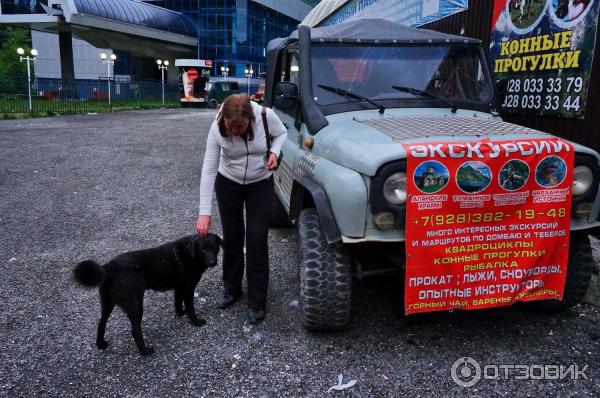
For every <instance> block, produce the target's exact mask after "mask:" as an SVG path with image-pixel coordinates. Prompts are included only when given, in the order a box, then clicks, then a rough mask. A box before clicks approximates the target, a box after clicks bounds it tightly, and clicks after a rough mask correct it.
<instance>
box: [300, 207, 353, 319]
mask: <svg viewBox="0 0 600 398" xmlns="http://www.w3.org/2000/svg"><path fill="white" fill-rule="evenodd" d="M298 232H299V237H300V242H299V257H300V258H299V274H300V278H299V279H300V309H301V314H302V322H303V324H304V326H305V327H306V328H307V329H309V330H314V331H327V330H340V329H343V328H344V327H346V326H347V325H348V322H349V319H350V308H351V298H352V293H351V291H352V273H351V262H350V255H349V254H348V252H347V250H346V248H345V247H344V245H343V243H341V242H337V243H334V244H331V245H330V244H328V243H327V239H326V238H325V234H324V233H323V230H322V229H321V224H320V222H319V216H318V214H317V211H316V210H315V209H314V208H309V209H304V210H302V211H301V212H300V216H299V217H298Z"/></svg>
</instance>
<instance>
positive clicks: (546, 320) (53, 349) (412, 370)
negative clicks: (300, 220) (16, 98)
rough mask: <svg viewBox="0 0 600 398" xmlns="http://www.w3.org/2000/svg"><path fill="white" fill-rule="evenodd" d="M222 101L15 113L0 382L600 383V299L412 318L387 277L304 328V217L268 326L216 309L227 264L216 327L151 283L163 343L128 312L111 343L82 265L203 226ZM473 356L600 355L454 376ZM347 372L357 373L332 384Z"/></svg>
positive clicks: (67, 391) (285, 239) (3, 149)
mask: <svg viewBox="0 0 600 398" xmlns="http://www.w3.org/2000/svg"><path fill="white" fill-rule="evenodd" d="M213 115H214V114H213V113H212V112H210V111H203V110H202V111H198V110H184V109H176V110H164V111H160V110H159V111H147V112H135V113H114V114H104V115H89V116H72V117H60V118H51V119H35V120H26V121H5V122H0V192H1V197H2V200H1V201H0V222H1V225H2V235H1V236H0V272H1V275H2V277H1V278H0V333H1V335H0V341H2V343H3V344H2V346H3V347H4V348H2V349H1V350H0V396H10V397H16V396H33V395H38V396H78V397H86V396H207V397H284V396H289V397H300V396H306V397H319V396H344V397H392V396H404V395H406V396H411V397H417V396H424V397H425V396H426V397H430V396H433V395H434V394H435V395H438V396H454V395H456V396H458V395H461V396H462V395H467V396H491V395H494V396H496V395H498V396H511V397H512V396H546V395H552V396H573V395H591V396H598V395H599V394H600V383H599V381H598V378H599V377H600V373H599V371H598V366H600V365H599V359H600V354H599V345H600V340H599V339H600V328H599V323H598V321H599V319H600V311H599V309H598V308H597V307H593V306H591V305H587V304H586V305H580V306H577V307H575V308H574V309H573V310H571V311H569V312H567V313H564V314H561V315H553V316H550V315H541V314H532V313H530V312H528V311H526V310H525V309H523V308H519V307H516V308H508V309H501V310H490V311H479V312H468V313H453V314H446V313H443V314H428V315H421V316H415V317H410V318H404V317H401V316H399V314H400V312H401V307H400V302H399V297H398V290H399V289H398V286H399V282H398V281H397V280H393V279H392V280H390V279H389V278H386V279H385V280H377V279H373V280H365V281H359V282H357V283H356V284H355V286H354V289H355V293H354V296H353V297H354V298H353V305H354V313H353V319H352V323H351V326H350V328H349V329H348V330H347V331H345V332H343V333H333V334H331V333H330V334H313V333H308V332H306V331H304V330H303V329H302V327H301V325H300V323H299V319H298V314H297V309H296V307H295V306H294V304H295V303H296V300H297V294H298V291H297V287H296V274H295V267H296V264H295V259H296V256H297V250H298V246H297V242H296V240H297V236H296V230H295V229H279V230H272V231H271V233H270V236H269V239H270V242H269V245H270V250H271V270H272V278H271V287H270V296H269V297H270V298H269V300H270V301H269V313H268V317H267V319H266V321H265V322H264V323H263V324H262V325H259V326H254V327H250V326H247V325H245V324H244V321H245V313H246V311H245V309H246V305H245V304H246V303H245V302H244V301H242V302H241V303H239V304H236V305H235V306H234V307H232V308H231V309H229V310H227V311H221V310H218V309H216V308H215V302H216V299H217V298H218V297H219V295H220V293H221V285H220V274H219V270H217V269H213V270H210V271H209V272H207V273H206V274H205V277H204V278H203V279H202V280H201V281H200V284H199V285H198V288H197V290H196V292H197V298H196V302H197V310H198V311H199V312H201V314H202V316H203V317H204V318H206V319H207V321H208V324H207V325H206V326H204V327H201V328H196V327H194V326H192V325H191V324H190V322H189V321H187V319H185V318H177V317H176V316H175V315H174V311H173V308H172V293H156V292H148V293H147V294H146V301H145V314H144V322H143V330H144V333H145V336H146V340H147V342H148V343H149V345H151V346H154V347H155V348H156V353H155V355H154V356H152V357H142V356H140V355H139V354H138V352H137V350H136V348H135V346H134V343H133V339H132V338H131V335H130V333H129V323H128V321H127V319H126V317H125V316H124V315H123V313H122V312H121V311H120V310H116V311H115V312H114V313H113V316H112V317H111V319H110V320H109V323H108V328H107V340H109V341H110V343H111V345H110V347H109V348H108V349H106V350H105V351H98V350H97V349H96V348H95V346H94V338H95V333H96V322H97V320H98V317H99V303H98V297H97V292H96V291H95V290H85V289H81V288H79V287H78V286H76V285H75V284H74V282H73V281H72V279H71V269H72V267H73V265H74V264H76V263H77V262H78V261H81V260H84V259H87V258H94V259H96V260H98V261H100V262H105V261H108V260H109V259H110V258H111V257H113V256H114V255H116V254H118V253H121V252H123V251H127V250H132V249H137V248H144V247H149V246H153V245H156V244H158V243H161V242H165V241H169V240H172V239H176V238H178V237H181V236H183V235H186V234H190V233H193V230H194V222H195V217H196V212H197V192H198V182H199V168H200V164H201V157H202V154H203V145H204V142H205V138H206V134H207V132H208V127H209V124H210V121H211V119H212V118H213ZM214 230H215V231H217V232H219V231H220V225H219V222H218V219H216V220H215V221H214ZM595 245H596V246H597V242H595ZM596 251H597V250H596ZM463 356H469V357H472V358H474V359H475V360H477V361H478V362H479V363H480V364H482V365H483V364H523V365H532V364H559V365H565V366H568V365H571V364H578V365H579V366H580V367H583V366H584V365H588V368H587V370H586V372H585V374H586V375H587V377H588V378H589V379H588V380H585V379H584V380H570V379H567V380H515V379H514V377H511V379H510V380H485V379H484V380H481V381H480V382H479V383H478V384H476V385H475V386H474V387H472V388H470V389H463V388H462V387H459V386H458V385H456V384H455V383H454V382H453V381H452V379H451V377H450V374H451V372H450V369H451V366H452V364H453V363H454V361H455V360H457V359H458V358H460V357H463ZM338 374H342V375H343V377H344V382H347V381H349V380H356V381H357V383H356V384H355V385H354V386H353V387H351V388H348V389H346V390H344V391H333V392H331V393H328V392H327V391H328V389H329V388H330V387H332V386H333V385H334V384H336V383H337V378H338Z"/></svg>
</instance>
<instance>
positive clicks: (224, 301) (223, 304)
mask: <svg viewBox="0 0 600 398" xmlns="http://www.w3.org/2000/svg"><path fill="white" fill-rule="evenodd" d="M239 298H240V295H237V296H234V295H232V294H225V295H223V297H221V298H220V299H219V300H217V308H220V309H222V310H224V309H225V308H229V307H231V306H232V305H233V303H235V302H236V301H237V300H238V299H239Z"/></svg>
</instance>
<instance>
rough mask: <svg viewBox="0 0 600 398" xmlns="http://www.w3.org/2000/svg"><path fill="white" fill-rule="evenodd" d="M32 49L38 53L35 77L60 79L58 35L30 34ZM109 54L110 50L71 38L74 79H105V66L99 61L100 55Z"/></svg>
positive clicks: (33, 32)
mask: <svg viewBox="0 0 600 398" xmlns="http://www.w3.org/2000/svg"><path fill="white" fill-rule="evenodd" d="M31 40H32V43H33V48H36V49H37V50H38V52H39V54H38V56H37V61H36V67H35V76H36V77H40V78H51V79H60V77H61V76H60V71H61V67H60V48H59V45H58V34H55V33H46V32H38V31H35V30H34V31H32V32H31ZM102 52H106V53H108V54H110V53H111V50H110V49H99V48H96V47H94V46H92V45H90V44H88V43H87V42H85V41H83V40H79V39H75V38H73V59H74V60H75V78H76V79H98V77H106V66H105V65H103V64H102V62H101V61H100V53H102Z"/></svg>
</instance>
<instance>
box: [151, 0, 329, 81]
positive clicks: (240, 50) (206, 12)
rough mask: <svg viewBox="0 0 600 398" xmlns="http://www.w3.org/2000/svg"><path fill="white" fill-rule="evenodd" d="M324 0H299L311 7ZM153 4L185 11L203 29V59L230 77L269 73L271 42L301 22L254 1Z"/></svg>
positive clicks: (161, 0) (163, 0)
mask: <svg viewBox="0 0 600 398" xmlns="http://www.w3.org/2000/svg"><path fill="white" fill-rule="evenodd" d="M319 1H320V0H297V1H295V2H296V3H303V4H306V5H308V6H309V7H308V8H307V10H310V8H312V7H314V6H315V5H316V4H317V3H319ZM148 2H151V3H152V4H155V5H158V6H160V7H163V8H167V9H170V10H173V11H178V12H181V13H183V14H185V15H187V16H188V17H190V18H191V19H192V21H194V22H195V23H196V24H197V25H198V26H199V28H200V46H199V47H200V58H202V59H208V60H212V61H213V62H214V63H215V68H214V69H213V71H214V73H215V74H216V75H220V74H221V67H226V68H229V73H228V75H229V76H236V77H244V76H245V70H246V69H252V70H253V71H254V76H259V75H260V74H261V73H263V72H265V65H266V48H267V43H268V42H269V41H270V40H272V39H274V38H276V37H285V36H288V35H289V34H290V33H291V32H292V31H293V30H294V29H296V26H297V25H298V24H299V23H300V19H295V18H293V17H291V16H289V15H287V14H288V13H286V12H285V9H284V7H279V8H280V10H275V9H273V8H270V7H267V6H265V5H263V4H261V2H258V1H252V0H154V1H148Z"/></svg>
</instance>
